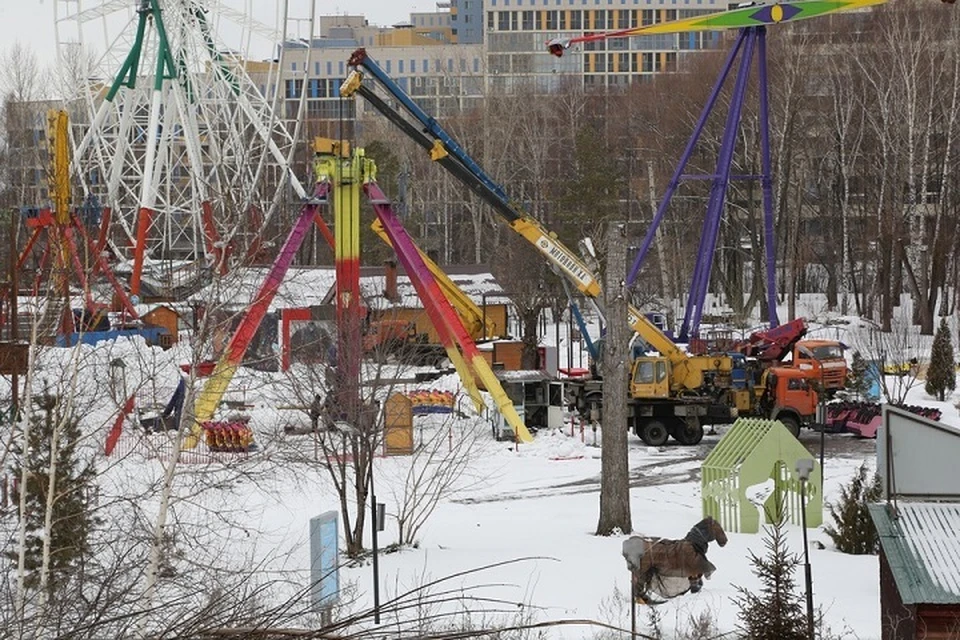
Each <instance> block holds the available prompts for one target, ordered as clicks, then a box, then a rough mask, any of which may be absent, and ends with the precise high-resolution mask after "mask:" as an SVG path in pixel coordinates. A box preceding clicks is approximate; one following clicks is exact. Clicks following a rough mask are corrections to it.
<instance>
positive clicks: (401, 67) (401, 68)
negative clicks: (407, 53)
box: [397, 60, 403, 73]
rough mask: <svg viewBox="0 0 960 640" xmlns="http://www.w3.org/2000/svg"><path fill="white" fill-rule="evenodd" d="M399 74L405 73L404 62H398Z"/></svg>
mask: <svg viewBox="0 0 960 640" xmlns="http://www.w3.org/2000/svg"><path fill="white" fill-rule="evenodd" d="M397 68H398V71H397V72H398V73H403V60H397Z"/></svg>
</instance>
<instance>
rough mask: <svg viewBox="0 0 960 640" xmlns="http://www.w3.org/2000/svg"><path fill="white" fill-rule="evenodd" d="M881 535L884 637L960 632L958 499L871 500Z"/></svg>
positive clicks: (933, 637) (926, 638)
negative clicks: (875, 501) (939, 500)
mask: <svg viewBox="0 0 960 640" xmlns="http://www.w3.org/2000/svg"><path fill="white" fill-rule="evenodd" d="M870 516H871V518H872V519H873V523H874V525H876V527H877V533H878V534H879V537H880V620H881V634H882V635H881V637H882V638H883V640H921V639H923V640H938V639H941V638H942V639H946V638H957V637H960V539H958V537H957V531H958V527H960V504H957V503H938V502H900V503H899V504H898V505H896V506H894V505H893V504H892V503H890V504H877V505H870Z"/></svg>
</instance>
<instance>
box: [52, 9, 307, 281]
mask: <svg viewBox="0 0 960 640" xmlns="http://www.w3.org/2000/svg"><path fill="white" fill-rule="evenodd" d="M301 1H302V4H301V5H300V6H299V7H293V6H291V5H292V4H294V0H287V1H279V2H276V3H272V2H271V3H266V2H260V1H255V0H96V1H90V0H57V1H56V3H55V14H56V25H55V26H56V34H57V46H58V55H59V60H60V63H59V67H60V69H61V73H62V74H63V75H64V76H65V78H64V79H62V84H64V86H65V87H67V93H68V95H70V96H72V97H71V98H70V99H69V101H68V104H69V110H70V111H71V117H72V119H73V129H72V144H73V151H74V153H73V165H72V166H73V173H74V176H75V177H76V179H77V183H78V185H79V187H78V188H79V190H80V191H81V192H82V193H80V197H81V198H82V199H83V201H84V205H83V206H84V207H85V208H86V210H95V211H97V212H99V214H100V215H102V216H103V217H106V218H107V219H108V220H110V222H109V224H110V225H111V235H110V237H111V240H112V247H113V249H114V251H115V252H116V253H117V254H118V255H120V256H121V257H123V258H127V259H130V260H131V262H130V269H131V278H130V289H131V294H133V295H139V294H140V289H141V280H142V278H147V277H150V278H152V279H153V282H160V283H161V286H163V287H172V288H175V287H176V286H177V284H178V282H176V280H178V279H179V278H183V277H187V278H189V277H190V273H191V269H192V270H193V272H194V273H196V271H197V268H199V267H210V266H215V267H217V268H220V269H223V268H224V266H225V264H226V261H227V260H228V254H229V249H230V248H232V247H233V245H234V243H235V242H236V244H237V246H238V248H240V249H242V248H244V247H243V246H242V245H243V244H244V242H245V241H246V244H247V247H246V248H247V249H249V248H250V244H251V243H253V242H255V241H258V240H259V239H260V238H262V237H263V232H264V230H265V229H266V228H267V226H268V224H269V223H270V220H271V217H273V216H274V214H275V213H276V212H277V211H278V210H279V209H280V208H281V207H282V205H283V203H284V201H285V198H288V197H291V195H292V197H294V198H296V199H297V200H299V199H302V198H303V197H304V196H305V193H304V189H303V187H302V185H301V184H300V183H299V181H298V180H297V178H296V175H295V174H294V172H293V171H291V168H290V165H291V159H292V157H293V156H292V153H293V149H294V145H295V143H296V141H297V136H298V133H297V132H296V131H289V130H288V129H287V128H286V127H285V125H284V118H283V116H288V117H289V116H295V115H297V114H290V113H286V114H283V113H280V112H279V111H278V108H277V105H282V103H283V102H282V98H283V93H282V86H281V73H280V71H281V69H282V68H283V66H282V65H283V60H282V56H283V51H284V50H285V49H286V47H279V51H280V53H279V55H280V56H281V57H280V59H279V60H278V59H276V56H277V55H278V54H277V50H278V44H279V43H280V42H282V41H283V39H284V34H285V33H286V32H287V27H288V25H290V24H291V23H292V22H294V23H297V24H298V25H299V24H302V23H303V21H304V20H309V23H310V32H311V33H312V26H313V20H314V15H315V9H314V6H313V5H314V0H301ZM265 10H267V11H272V12H274V13H273V15H269V14H268V15H257V14H256V13H255V12H256V11H260V12H261V13H262V12H263V11H265ZM292 11H298V12H299V13H298V14H297V15H292V14H291V12H292ZM271 25H272V26H271ZM306 66H308V65H305V69H306ZM305 69H304V72H305ZM300 121H301V118H297V119H296V122H300ZM291 187H292V194H291ZM104 224H105V223H104ZM184 267H186V268H185V269H184Z"/></svg>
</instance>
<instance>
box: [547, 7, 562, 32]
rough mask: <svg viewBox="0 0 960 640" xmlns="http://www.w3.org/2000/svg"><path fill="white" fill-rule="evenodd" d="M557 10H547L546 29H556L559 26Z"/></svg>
mask: <svg viewBox="0 0 960 640" xmlns="http://www.w3.org/2000/svg"><path fill="white" fill-rule="evenodd" d="M558 13H560V12H559V11H547V30H548V31H556V30H557V29H559V28H560V23H559V20H558V15H557V14H558Z"/></svg>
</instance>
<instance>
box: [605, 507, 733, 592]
mask: <svg viewBox="0 0 960 640" xmlns="http://www.w3.org/2000/svg"><path fill="white" fill-rule="evenodd" d="M714 541H716V543H717V544H719V545H720V546H721V547H722V546H724V545H725V544H727V534H726V533H724V531H723V527H721V526H720V523H719V522H717V521H716V520H714V519H713V518H711V517H710V516H707V517H706V518H704V519H703V520H701V521H700V522H698V523H697V524H695V525H694V526H693V528H692V529H690V532H689V533H688V534H687V535H686V537H684V538H683V539H682V540H667V539H665V538H644V537H641V536H631V537H630V538H629V539H627V540H625V541H624V543H623V557H624V558H626V560H627V567H628V568H629V569H630V573H631V575H632V579H631V586H632V591H633V598H634V599H635V600H636V601H637V602H640V603H643V604H662V603H663V602H666V601H667V600H669V599H671V598H676V597H677V596H679V595H683V594H685V593H687V592H690V593H696V592H698V591H700V589H701V588H703V579H704V578H707V579H709V578H710V576H711V575H713V572H714V571H716V570H717V568H716V567H715V566H714V565H713V563H712V562H710V561H709V560H707V546H708V545H709V543H711V542H714Z"/></svg>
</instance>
